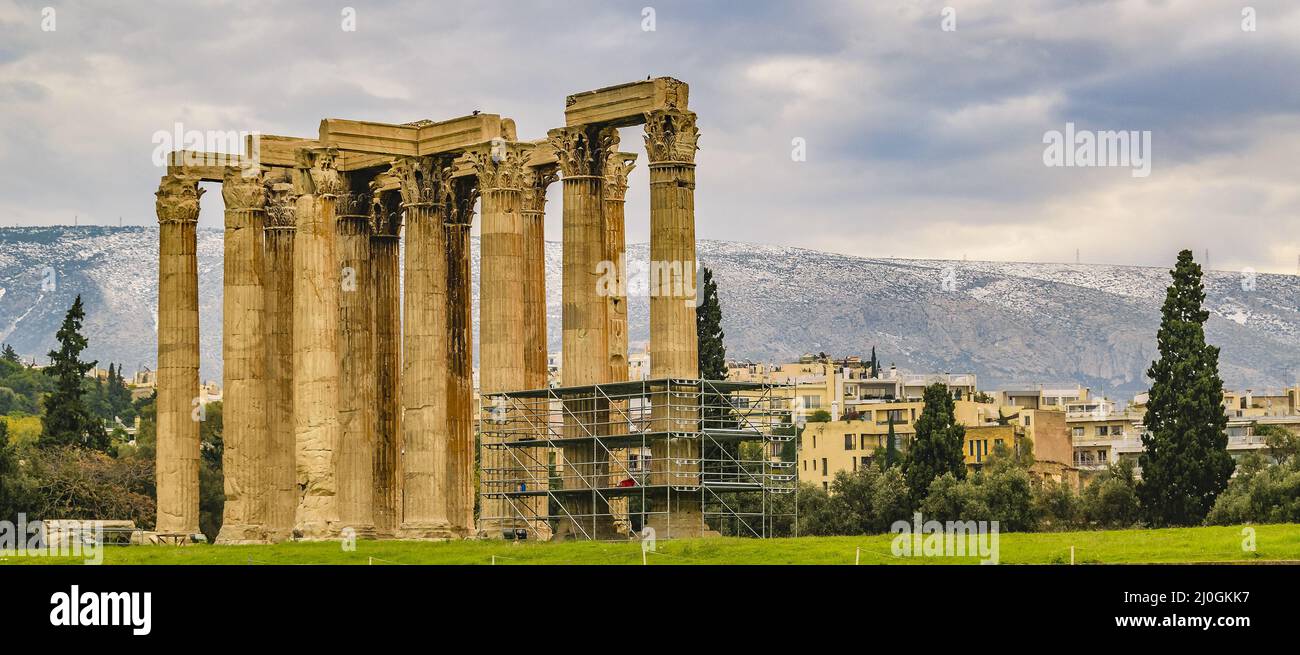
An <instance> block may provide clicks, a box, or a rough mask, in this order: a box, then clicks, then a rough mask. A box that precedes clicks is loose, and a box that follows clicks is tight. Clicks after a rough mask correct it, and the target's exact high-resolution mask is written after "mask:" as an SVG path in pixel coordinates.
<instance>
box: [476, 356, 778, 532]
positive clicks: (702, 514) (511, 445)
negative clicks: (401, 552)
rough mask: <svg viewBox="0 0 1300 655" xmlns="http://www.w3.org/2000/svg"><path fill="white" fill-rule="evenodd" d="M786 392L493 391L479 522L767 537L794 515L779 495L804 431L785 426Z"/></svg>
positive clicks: (634, 387)
mask: <svg viewBox="0 0 1300 655" xmlns="http://www.w3.org/2000/svg"><path fill="white" fill-rule="evenodd" d="M786 398H788V389H786V388H785V387H784V386H782V385H775V384H770V383H750V382H725V381H715V380H697V379H658V380H640V381H635V382H615V383H608V384H597V385H589V386H581V387H558V388H548V389H534V390H528V391H518V392H508V393H498V394H490V395H488V396H485V397H484V398H483V405H482V412H481V416H480V420H479V438H480V448H481V450H480V499H481V501H482V502H481V503H480V506H481V509H480V512H481V513H480V519H481V524H482V525H483V526H485V528H486V529H487V530H489V531H494V530H500V531H501V532H500V534H501V535H502V536H504V537H506V538H530V539H547V538H550V537H551V536H552V535H554V536H555V537H556V538H564V537H574V538H581V539H620V538H624V539H626V538H640V537H642V536H643V535H644V534H645V533H646V532H647V528H654V527H655V526H660V527H658V528H656V530H655V531H656V532H658V533H659V536H664V535H665V534H669V535H671V534H676V533H677V532H675V531H674V530H673V529H671V528H672V527H673V526H672V521H678V525H677V526H676V527H677V528H679V529H680V528H682V527H683V526H682V523H681V522H682V521H690V520H700V521H702V523H703V525H702V526H698V527H699V528H700V530H699V532H700V534H726V535H734V536H749V537H760V538H761V537H767V536H769V535H771V534H772V526H773V522H774V521H776V520H787V521H788V520H789V519H790V518H791V517H792V515H793V511H794V510H793V502H788V503H784V504H782V505H781V508H784V507H787V506H788V507H789V508H790V509H789V511H788V512H786V511H785V510H784V509H778V507H777V506H776V504H775V503H774V502H773V500H774V497H775V496H777V495H784V494H792V493H794V491H795V489H796V487H797V485H798V480H797V471H796V468H795V461H793V458H790V459H791V461H784V460H783V458H782V456H783V455H785V454H786V452H785V451H786V450H787V447H786V443H787V442H791V441H793V440H794V438H795V437H794V436H793V433H792V431H788V430H777V429H776V428H779V427H783V426H789V424H790V423H791V416H790V410H789V409H788V403H784V402H778V401H779V400H783V399H786ZM783 432H790V434H782V433H783ZM791 500H793V497H791ZM696 517H699V518H698V519H697V518H696ZM665 526H667V527H669V528H670V529H668V530H665V529H664V527H665ZM691 527H696V526H691ZM687 532H688V533H689V531H687ZM491 536H496V535H491Z"/></svg>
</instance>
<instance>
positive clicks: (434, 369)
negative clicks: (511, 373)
mask: <svg viewBox="0 0 1300 655" xmlns="http://www.w3.org/2000/svg"><path fill="white" fill-rule="evenodd" d="M393 174H394V175H395V176H396V177H397V179H398V182H399V184H400V185H401V193H402V206H403V207H404V208H405V210H406V251H405V259H406V266H405V276H406V277H405V284H404V290H403V296H402V301H403V307H404V312H403V314H404V319H403V320H404V327H405V329H404V331H403V335H402V353H403V357H402V434H403V448H404V452H403V455H402V478H403V482H402V525H401V530H400V534H401V536H403V537H405V538H410V539H440V538H447V537H450V536H452V533H451V529H450V521H449V518H448V515H447V502H446V500H447V490H446V474H445V471H446V461H447V440H448V426H447V311H446V306H447V265H446V257H447V252H446V248H447V243H446V231H445V230H444V228H443V225H442V215H441V212H439V211H438V207H437V203H436V200H435V198H436V197H437V190H438V189H440V188H441V186H442V183H441V180H443V179H446V177H447V176H449V175H450V171H449V167H446V166H444V165H443V162H441V161H439V162H437V165H435V162H434V160H432V159H430V158H427V157H419V158H404V159H400V160H398V161H397V162H395V163H394V165H393Z"/></svg>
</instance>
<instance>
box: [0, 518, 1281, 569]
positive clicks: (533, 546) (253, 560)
mask: <svg viewBox="0 0 1300 655" xmlns="http://www.w3.org/2000/svg"><path fill="white" fill-rule="evenodd" d="M1253 529H1254V530H1255V545H1256V550H1254V551H1253V552H1252V551H1248V550H1245V549H1243V540H1245V538H1246V537H1244V536H1243V534H1242V530H1243V528H1242V527H1241V526H1236V527H1205V528H1174V529H1165V530H1116V531H1104V532H1056V533H1022V534H1002V535H1000V537H999V540H1000V543H999V546H1000V554H1001V556H1000V561H1001V563H1002V564H1069V562H1070V547H1071V546H1073V547H1074V553H1075V562H1077V563H1079V564H1089V563H1103V564H1119V563H1144V562H1152V563H1158V562H1166V563H1173V562H1270V561H1271V562H1279V561H1300V524H1283V525H1260V526H1253ZM892 539H893V535H875V536H862V537H802V538H798V539H769V540H765V541H763V540H757V539H737V538H719V539H695V540H680V541H660V542H659V544H658V549H657V552H654V553H649V554H648V555H646V557H647V564H649V565H651V566H656V565H666V564H668V565H671V564H853V563H854V558H855V557H856V556H858V555H859V550H858V549H860V557H861V559H860V562H861V563H862V564H975V563H977V562H978V558H975V557H964V558H950V557H895V556H894V555H893V554H892V552H891V548H890V545H891V542H892ZM81 561H82V560H81V559H73V558H50V557H30V556H22V557H19V556H14V555H13V554H8V555H0V564H58V563H61V564H79V563H81ZM641 562H642V554H641V547H640V544H639V543H636V542H623V543H592V542H567V543H525V544H517V545H516V544H512V543H507V542H502V541H458V542H447V543H427V542H412V541H358V542H357V544H356V550H354V551H344V550H343V549H342V547H341V546H340V544H339V543H338V542H315V543H306V542H304V543H284V544H276V545H267V546H211V545H195V546H185V547H176V546H111V547H108V548H106V549H105V552H104V563H105V564H363V565H364V564H373V565H395V564H397V565H400V564H493V563H495V564H497V565H520V564H636V565H639V564H641Z"/></svg>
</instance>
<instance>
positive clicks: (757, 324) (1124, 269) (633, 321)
mask: <svg viewBox="0 0 1300 655" xmlns="http://www.w3.org/2000/svg"><path fill="white" fill-rule="evenodd" d="M198 240H199V243H198V256H199V286H200V290H199V296H200V298H199V300H200V314H201V315H200V332H201V343H200V351H201V375H202V377H203V378H204V379H206V380H214V379H219V378H220V370H221V369H220V366H221V362H220V352H221V318H220V317H221V277H222V260H221V254H222V232H221V230H218V229H201V230H199V237H198ZM647 250H648V249H647V246H646V244H629V246H628V262H629V264H628V266H629V271H633V272H635V271H637V270H644V267H645V261H646V259H647V256H648V253H647ZM698 252H699V258H700V260H701V262H702V263H703V264H705V265H707V266H710V267H711V268H713V269H714V272H715V277H716V279H717V280H718V284H719V293H720V297H721V300H722V304H723V330H724V331H725V332H726V345H727V352H728V355H729V356H730V357H732V358H735V359H750V360H755V361H776V362H780V361H790V360H791V359H793V358H795V357H797V356H798V355H800V354H802V353H805V352H819V351H825V352H827V353H830V354H832V355H835V356H842V355H844V354H866V353H868V352H869V351H870V349H871V347H872V346H873V345H874V346H876V349H877V352H878V353H879V354H880V357H881V359H882V361H883V362H885V363H890V362H892V363H896V364H898V365H899V366H900V367H901V368H905V369H908V370H913V371H916V372H931V371H933V372H954V373H957V372H962V373H966V372H970V373H975V374H976V375H978V376H979V383H980V386H981V387H983V388H988V389H996V388H998V387H1001V386H1005V385H1009V384H1021V383H1027V382H1047V381H1052V382H1056V381H1077V382H1079V383H1081V384H1084V385H1085V386H1089V387H1092V388H1093V389H1094V390H1095V391H1099V392H1104V393H1110V394H1115V395H1120V396H1125V395H1129V394H1132V393H1135V392H1137V391H1140V390H1141V389H1144V388H1145V386H1146V379H1145V370H1146V367H1147V366H1148V365H1149V364H1150V362H1151V360H1152V359H1154V357H1155V355H1156V349H1155V332H1156V328H1157V327H1158V325H1159V309H1160V303H1161V302H1162V301H1163V298H1164V291H1165V287H1166V286H1167V285H1168V282H1169V275H1168V271H1167V269H1162V268H1159V267H1150V266H1122V265H1114V264H1069V263H1034V262H989V261H955V260H941V259H918V258H907V259H903V258H899V259H894V258H879V257H859V256H854V255H848V254H840V253H828V252H822V251H817V250H812V249H808V248H796V247H793V246H775V245H765V244H751V243H743V242H735V241H700V242H699V244H698ZM471 256H472V262H471V267H472V269H473V270H474V273H475V275H474V280H473V284H474V297H475V299H476V302H477V293H478V288H477V285H478V279H477V269H478V241H477V239H474V240H473V243H472V255H471ZM560 256H561V251H560V244H559V243H555V242H548V243H547V264H546V266H547V278H548V280H547V313H548V324H549V327H550V329H549V330H548V335H549V337H550V349H551V350H558V349H559V347H560V330H559V325H560V284H559V278H560V272H561V264H560ZM1170 260H1171V262H1172V260H1173V254H1172V253H1171V257H1170ZM1243 276H1244V274H1242V273H1234V272H1226V271H1210V272H1208V273H1207V274H1206V279H1205V285H1206V307H1207V308H1208V309H1209V310H1210V314H1211V317H1210V320H1209V322H1208V323H1207V326H1206V332H1207V338H1208V340H1209V341H1210V343H1212V344H1215V345H1219V346H1220V347H1221V350H1222V352H1221V356H1220V372H1221V374H1222V375H1223V378H1224V381H1225V383H1226V384H1227V385H1228V386H1229V387H1231V388H1242V389H1244V388H1248V387H1249V388H1254V389H1256V390H1259V389H1261V388H1274V387H1280V386H1285V385H1288V384H1294V383H1295V381H1296V380H1297V378H1300V310H1297V304H1298V301H1300V278H1297V277H1296V276H1291V275H1278V274H1264V273H1260V274H1255V276H1254V278H1253V288H1248V285H1247V284H1244V283H1243V280H1244V279H1245V278H1244V277H1243ZM51 279H52V280H53V284H52V285H51V284H50V281H51ZM640 289H644V285H638V284H637V283H636V281H635V279H634V280H633V281H632V283H631V284H630V293H629V295H630V296H631V297H630V298H629V302H628V321H629V339H630V341H631V342H632V344H633V346H634V347H633V350H634V351H635V350H640V349H641V348H640V347H643V346H644V343H645V341H646V339H647V338H648V334H647V333H648V324H649V310H648V299H647V298H646V297H645V294H644V293H641V292H639V290H640ZM77 294H81V295H82V296H83V301H84V302H85V303H86V307H87V318H86V325H85V328H86V330H85V331H86V334H87V336H88V338H89V339H90V347H89V349H88V351H87V356H88V357H89V358H92V359H99V360H100V361H101V365H105V366H106V365H107V363H108V362H117V363H121V364H125V365H126V367H127V370H133V369H136V368H140V367H144V366H147V367H150V368H152V367H153V366H154V361H155V358H156V349H157V346H156V341H155V334H156V333H155V330H156V312H155V307H156V298H157V228H153V227H102V226H84V227H71V226H62V227H60V226H55V227H39V228H37V227H33V228H0V341H3V342H6V343H10V344H12V345H13V346H14V348H15V349H17V350H18V351H19V352H20V353H21V354H23V355H24V356H26V357H28V358H30V357H33V356H35V357H37V358H38V361H44V356H43V355H44V353H46V352H47V351H49V350H50V349H52V348H53V347H54V332H55V331H56V330H57V329H58V325H59V323H60V322H61V321H62V318H63V314H64V312H66V310H67V307H68V305H70V304H71V302H72V298H73V297H74V296H75V295H77ZM475 319H476V320H477V316H475ZM475 328H476V330H477V325H476V326H475ZM476 344H477V339H476ZM638 346H640V347H638Z"/></svg>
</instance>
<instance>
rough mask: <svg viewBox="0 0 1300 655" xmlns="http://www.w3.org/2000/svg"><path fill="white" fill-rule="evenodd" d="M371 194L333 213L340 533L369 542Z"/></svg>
mask: <svg viewBox="0 0 1300 655" xmlns="http://www.w3.org/2000/svg"><path fill="white" fill-rule="evenodd" d="M370 204H371V203H370V193H369V192H359V191H355V190H351V191H347V192H345V193H341V194H340V195H339V197H338V201H337V204H336V209H335V213H336V214H337V215H338V221H337V224H336V229H337V235H338V255H339V280H340V285H339V308H338V312H339V397H338V417H339V450H338V507H339V525H340V528H352V529H353V530H354V534H356V535H357V536H363V537H373V536H374V533H375V519H374V489H375V484H374V474H375V445H376V440H375V430H376V428H377V420H378V419H377V417H376V414H375V409H376V408H375V399H376V396H375V392H376V388H375V385H376V378H375V366H376V364H375V338H374V320H375V319H374V305H375V287H374V283H373V282H372V281H371V277H372V276H373V272H372V271H371V268H370V261H371V251H370V237H371V231H372V229H371V228H372V226H371V223H370Z"/></svg>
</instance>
